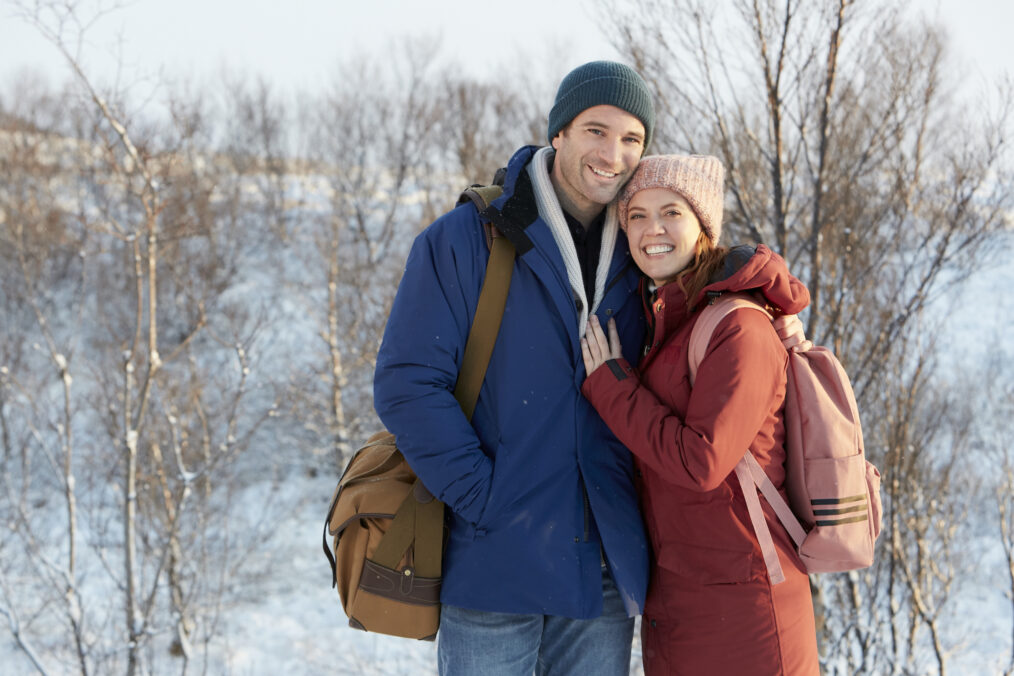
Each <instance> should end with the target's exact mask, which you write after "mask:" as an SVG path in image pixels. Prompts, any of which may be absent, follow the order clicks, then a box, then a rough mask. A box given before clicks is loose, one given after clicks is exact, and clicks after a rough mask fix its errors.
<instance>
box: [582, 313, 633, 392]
mask: <svg viewBox="0 0 1014 676" xmlns="http://www.w3.org/2000/svg"><path fill="white" fill-rule="evenodd" d="M581 356H582V357H583V358H584V372H585V377H586V378H587V377H588V376H590V375H591V374H592V371H594V370H595V369H597V368H598V367H600V366H602V364H604V363H606V362H607V361H608V360H610V359H619V358H620V357H622V356H623V352H622V351H621V350H620V334H619V332H618V331H617V330H616V320H615V319H610V320H609V340H606V334H605V333H603V331H602V325H601V324H599V318H598V317H596V316H595V315H592V316H591V317H589V318H588V329H587V330H586V331H585V334H584V338H582V339H581Z"/></svg>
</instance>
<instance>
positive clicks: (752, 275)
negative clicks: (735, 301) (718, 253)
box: [694, 244, 810, 314]
mask: <svg viewBox="0 0 1014 676" xmlns="http://www.w3.org/2000/svg"><path fill="white" fill-rule="evenodd" d="M724 291H756V292H759V293H761V294H762V295H763V296H764V298H765V299H767V301H768V303H770V304H771V306H772V308H773V309H774V310H775V312H776V313H777V314H796V313H798V312H800V311H801V310H802V309H803V308H805V307H806V306H807V305H809V303H810V292H809V291H808V290H807V289H806V286H805V285H804V284H803V283H802V282H801V281H799V280H798V279H796V278H795V277H794V276H793V275H792V274H791V273H790V272H789V268H788V266H786V265H785V261H784V260H783V259H782V257H781V256H779V255H778V254H776V253H775V252H774V251H772V250H771V249H769V248H768V247H767V246H765V245H763V244H758V245H757V247H756V248H754V247H750V246H745V245H744V246H737V247H733V248H732V249H730V250H729V253H728V254H727V255H726V257H725V264H724V265H723V266H722V267H721V268H719V269H718V271H717V272H716V273H715V275H714V276H713V277H712V281H711V283H710V284H708V285H707V286H706V287H704V289H703V290H702V291H701V295H700V296H698V297H697V298H696V299H695V300H694V305H695V306H699V305H700V304H701V302H702V301H703V300H704V298H705V296H707V295H709V294H715V293H721V292H724Z"/></svg>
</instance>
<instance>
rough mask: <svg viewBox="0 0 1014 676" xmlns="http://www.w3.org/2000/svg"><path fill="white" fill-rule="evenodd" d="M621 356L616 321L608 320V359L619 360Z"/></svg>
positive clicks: (621, 351)
mask: <svg viewBox="0 0 1014 676" xmlns="http://www.w3.org/2000/svg"><path fill="white" fill-rule="evenodd" d="M622 356H623V350H622V347H621V345H620V332H619V330H618V329H617V328H616V320H615V319H610V320H609V358H610V359H619V358H620V357H622Z"/></svg>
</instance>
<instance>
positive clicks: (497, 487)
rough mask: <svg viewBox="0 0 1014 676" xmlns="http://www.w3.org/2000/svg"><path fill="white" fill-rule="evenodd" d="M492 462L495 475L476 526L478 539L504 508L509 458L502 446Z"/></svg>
mask: <svg viewBox="0 0 1014 676" xmlns="http://www.w3.org/2000/svg"><path fill="white" fill-rule="evenodd" d="M492 461H493V473H492V474H491V475H490V478H489V493H488V494H487V496H486V505H485V506H484V507H483V508H482V516H480V517H479V521H478V522H477V523H476V524H475V533H474V535H475V536H476V537H482V536H483V535H485V534H486V530H487V528H488V527H489V524H490V523H492V522H494V521H496V518H497V516H498V515H499V513H500V512H501V511H502V510H503V507H504V506H503V500H502V499H501V497H502V495H501V494H502V493H503V492H504V485H503V484H504V477H503V474H504V472H506V467H507V464H508V458H507V457H506V453H505V452H504V450H503V446H502V445H500V444H498V445H497V447H496V453H495V454H494V455H493V457H492Z"/></svg>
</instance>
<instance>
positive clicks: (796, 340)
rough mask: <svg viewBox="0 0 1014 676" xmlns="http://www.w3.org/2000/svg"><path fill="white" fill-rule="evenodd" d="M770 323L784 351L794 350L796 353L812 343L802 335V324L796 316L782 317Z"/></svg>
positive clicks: (807, 347)
mask: <svg viewBox="0 0 1014 676" xmlns="http://www.w3.org/2000/svg"><path fill="white" fill-rule="evenodd" d="M772 323H773V324H774V327H775V331H777V332H778V338H779V339H781V341H782V345H784V346H785V349H786V350H790V349H793V348H795V349H796V351H797V352H798V351H801V350H807V349H809V348H810V347H811V346H812V343H810V341H808V340H807V339H806V334H804V333H803V322H801V321H800V320H799V317H797V316H796V315H782V316H781V317H778V318H777V319H775V320H774V322H772Z"/></svg>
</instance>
